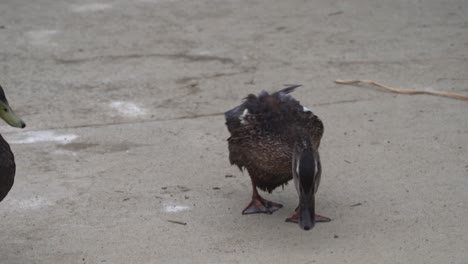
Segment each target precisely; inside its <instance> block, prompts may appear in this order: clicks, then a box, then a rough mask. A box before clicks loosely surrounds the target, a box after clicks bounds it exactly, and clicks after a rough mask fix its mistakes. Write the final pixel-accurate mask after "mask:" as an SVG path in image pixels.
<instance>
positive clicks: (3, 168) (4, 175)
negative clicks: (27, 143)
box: [0, 86, 26, 202]
mask: <svg viewBox="0 0 468 264" xmlns="http://www.w3.org/2000/svg"><path fill="white" fill-rule="evenodd" d="M0 117H1V118H2V119H3V120H5V122H7V124H9V125H10V126H12V127H19V128H24V127H25V126H26V124H25V123H24V122H23V120H21V119H20V118H19V117H18V116H17V115H16V114H15V113H14V112H13V110H11V107H10V105H9V104H8V100H7V99H6V97H5V92H4V91H3V88H2V86H0ZM15 172H16V164H15V157H14V156H13V152H11V149H10V145H8V143H7V142H6V141H5V139H3V137H2V135H0V202H1V201H2V200H3V198H5V196H6V195H7V194H8V192H9V191H10V189H11V187H12V186H13V182H14V180H15Z"/></svg>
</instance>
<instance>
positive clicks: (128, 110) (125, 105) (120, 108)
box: [110, 101, 146, 116]
mask: <svg viewBox="0 0 468 264" xmlns="http://www.w3.org/2000/svg"><path fill="white" fill-rule="evenodd" d="M110 106H111V107H112V108H114V109H115V110H117V112H119V113H120V114H121V115H125V116H140V115H144V114H146V110H145V109H143V108H142V107H139V106H138V105H137V104H135V103H132V102H123V101H114V102H111V103H110Z"/></svg>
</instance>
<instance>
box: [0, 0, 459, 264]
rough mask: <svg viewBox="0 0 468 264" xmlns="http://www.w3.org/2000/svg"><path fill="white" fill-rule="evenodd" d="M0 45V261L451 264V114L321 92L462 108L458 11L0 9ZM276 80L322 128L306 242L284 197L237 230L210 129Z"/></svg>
mask: <svg viewBox="0 0 468 264" xmlns="http://www.w3.org/2000/svg"><path fill="white" fill-rule="evenodd" d="M0 43H1V44H0V81H1V84H2V86H4V88H5V90H6V93H7V96H8V98H9V101H10V103H11V105H12V107H13V108H14V109H16V112H17V113H18V114H20V115H21V116H22V117H23V119H24V120H25V121H26V123H27V124H28V126H27V128H26V129H24V130H18V129H14V128H10V127H7V126H6V125H5V124H3V125H1V132H2V134H3V135H4V137H5V138H6V139H7V140H8V141H9V142H10V145H11V147H12V149H13V151H14V152H15V155H16V161H17V175H16V177H17V178H16V182H15V186H14V188H13V189H12V191H11V192H10V194H9V195H8V196H7V198H6V199H5V200H4V201H3V202H2V203H1V204H0V219H1V220H0V230H1V231H0V232H1V239H0V258H1V261H0V262H1V263H7V264H12V263H13V264H30V263H392V264H393V263H438V264H440V263H468V251H467V248H468V225H467V224H466V223H467V220H466V219H467V218H468V191H467V188H468V144H467V143H468V104H467V102H464V101H460V100H453V99H447V98H442V97H434V96H426V95H417V96H407V95H395V94H390V93H387V92H385V91H381V90H378V89H374V88H370V87H368V86H365V87H357V86H339V85H336V84H334V83H333V81H334V80H335V79H339V78H341V79H349V78H351V79H373V80H377V81H381V82H383V83H387V84H389V85H393V86H396V87H402V88H412V89H428V88H430V89H440V90H446V91H453V92H460V93H465V94H467V93H468V75H467V73H468V2H467V1H464V0H459V1H436V0H428V1H404V0H397V1H371V0H356V1H344V0H340V1H338V0H333V1H325V0H323V1H303V0H292V1H244V0H239V1H238V0H235V1H208V0H200V1H180V0H179V1H178V0H139V1H124V0H116V1H108V0H103V1H100V2H95V1H87V0H85V1H72V0H68V1H52V0H38V1H26V0H2V1H1V2H0ZM289 83H292V84H303V85H304V87H303V88H301V89H299V90H297V92H295V97H296V98H298V99H299V100H300V101H301V102H302V103H303V104H304V105H306V106H308V107H309V108H310V109H312V110H313V111H314V112H315V113H316V114H317V115H319V116H320V117H321V118H322V120H323V121H324V124H325V135H324V138H323V141H322V145H321V155H322V162H323V167H324V172H323V176H322V177H323V178H322V185H321V187H320V190H319V193H318V198H317V199H318V212H319V213H321V214H323V215H326V216H329V217H331V218H333V221H332V222H330V223H326V224H318V225H317V226H316V228H314V229H313V230H312V231H310V232H304V231H301V230H300V229H299V228H298V226H297V225H294V224H289V223H285V222H284V220H285V218H286V217H288V215H289V214H290V213H291V212H292V211H293V210H294V208H295V205H296V203H297V195H296V193H295V190H294V188H293V186H292V184H290V185H289V186H286V188H285V189H284V190H281V188H280V189H278V190H276V191H275V192H274V193H273V194H271V195H269V194H266V195H265V197H267V198H269V199H271V200H273V201H276V202H280V203H283V204H284V208H283V209H281V210H279V211H278V212H276V213H274V214H273V215H249V216H242V215H241V210H242V209H243V208H244V207H245V206H246V205H247V203H248V202H249V199H250V192H251V190H250V180H249V177H248V176H247V175H246V174H242V173H241V172H239V171H238V170H237V169H236V168H235V167H231V166H230V165H229V162H228V156H227V144H226V141H225V140H226V138H227V137H228V132H227V130H226V129H225V127H224V120H223V116H222V115H221V113H222V112H224V111H225V110H227V109H229V108H231V107H233V106H235V105H237V104H238V103H239V102H240V99H241V98H243V97H244V96H245V95H247V94H248V93H257V92H258V91H260V90H261V89H266V90H269V91H274V90H277V89H279V88H281V87H282V85H283V84H289ZM226 175H228V176H229V175H232V177H226ZM168 220H173V221H182V222H185V223H187V224H186V225H180V224H177V223H172V222H169V221H168Z"/></svg>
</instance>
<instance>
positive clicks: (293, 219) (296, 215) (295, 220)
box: [286, 206, 331, 224]
mask: <svg viewBox="0 0 468 264" xmlns="http://www.w3.org/2000/svg"><path fill="white" fill-rule="evenodd" d="M330 221H331V219H330V218H328V217H325V216H321V215H318V214H316V215H315V222H330ZM286 222H291V223H296V224H297V223H298V222H299V206H298V207H297V208H296V210H295V211H294V213H293V214H292V215H291V216H290V217H289V218H286Z"/></svg>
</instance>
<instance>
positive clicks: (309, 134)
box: [225, 85, 330, 230]
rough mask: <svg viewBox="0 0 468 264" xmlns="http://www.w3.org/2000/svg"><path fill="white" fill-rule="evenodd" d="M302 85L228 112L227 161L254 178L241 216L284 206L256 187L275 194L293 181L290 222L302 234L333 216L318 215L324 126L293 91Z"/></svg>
mask: <svg viewBox="0 0 468 264" xmlns="http://www.w3.org/2000/svg"><path fill="white" fill-rule="evenodd" d="M297 87H299V85H296V86H291V87H287V88H285V89H283V90H281V91H278V92H275V93H272V94H269V93H267V92H265V91H262V92H261V93H260V94H259V95H258V96H256V95H253V94H249V95H248V96H247V97H246V98H245V99H244V101H243V103H242V104H241V105H239V106H237V107H235V108H233V109H231V110H229V111H227V112H226V113H225V118H226V126H227V128H228V130H229V132H230V133H231V137H230V138H229V139H228V146H229V160H230V162H231V164H235V165H237V166H238V167H239V169H240V170H241V171H242V169H243V168H245V169H247V171H248V173H249V175H250V178H251V180H252V188H253V194H252V201H251V202H250V204H249V205H248V206H247V207H246V208H245V209H244V210H243V212H242V214H254V213H267V214H271V213H273V212H274V211H276V210H278V209H280V208H281V207H283V206H282V205H281V204H278V203H274V202H271V201H268V200H266V199H264V198H263V197H261V196H260V194H259V193H258V191H257V187H258V188H260V189H261V190H263V191H268V192H269V193H271V192H272V191H273V190H274V189H275V188H277V187H278V186H283V185H285V184H287V182H288V181H289V180H291V179H293V178H294V182H295V185H296V189H297V192H298V195H299V205H298V207H297V208H296V211H295V212H294V213H293V214H292V216H291V217H289V218H288V219H286V221H288V222H296V223H299V226H300V227H301V228H302V229H304V230H309V229H311V228H313V227H314V224H315V222H328V221H330V218H327V217H324V216H320V215H317V214H315V193H316V192H317V189H318V186H319V183H320V177H321V172H322V167H321V163H320V156H319V152H318V148H319V145H320V140H321V138H322V134H323V124H322V121H320V119H319V118H318V117H317V116H316V115H314V114H313V113H312V112H311V111H310V110H309V109H307V108H306V107H303V106H302V105H301V104H300V103H299V102H298V101H297V100H295V99H294V98H293V97H292V96H291V95H289V93H291V92H292V91H294V90H295V89H296V88H297Z"/></svg>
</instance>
